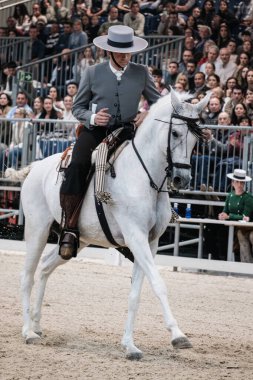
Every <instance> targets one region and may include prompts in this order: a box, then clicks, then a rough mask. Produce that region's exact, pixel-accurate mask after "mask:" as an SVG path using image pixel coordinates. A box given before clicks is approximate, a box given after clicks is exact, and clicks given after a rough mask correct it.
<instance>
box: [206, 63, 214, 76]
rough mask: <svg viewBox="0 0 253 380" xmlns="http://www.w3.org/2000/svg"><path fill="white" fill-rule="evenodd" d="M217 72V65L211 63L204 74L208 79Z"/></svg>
mask: <svg viewBox="0 0 253 380" xmlns="http://www.w3.org/2000/svg"><path fill="white" fill-rule="evenodd" d="M215 70H216V68H215V64H214V63H211V62H207V63H206V66H205V71H204V73H203V74H204V75H205V77H206V78H208V77H209V75H212V74H216V73H215Z"/></svg>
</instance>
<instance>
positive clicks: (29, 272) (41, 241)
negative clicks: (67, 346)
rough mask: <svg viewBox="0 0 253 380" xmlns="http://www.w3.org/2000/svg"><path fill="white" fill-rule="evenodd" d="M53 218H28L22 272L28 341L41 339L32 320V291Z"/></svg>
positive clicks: (24, 328) (24, 316)
mask: <svg viewBox="0 0 253 380" xmlns="http://www.w3.org/2000/svg"><path fill="white" fill-rule="evenodd" d="M51 224H52V220H50V218H48V219H47V220H45V219H43V218H42V219H41V220H40V221H39V223H38V221H35V220H31V219H30V218H29V217H28V218H27V219H26V226H25V239H26V250H27V253H26V257H25V265H24V269H23V271H22V273H21V293H22V305H23V328H22V335H23V337H24V338H25V340H26V343H32V342H33V341H35V340H36V339H39V338H40V337H39V335H38V334H36V333H35V332H34V331H33V329H32V320H31V293H32V288H33V285H34V274H35V271H36V269H37V266H38V263H39V260H40V257H41V254H42V252H43V249H44V248H45V246H46V243H47V239H48V235H49V229H50V226H51Z"/></svg>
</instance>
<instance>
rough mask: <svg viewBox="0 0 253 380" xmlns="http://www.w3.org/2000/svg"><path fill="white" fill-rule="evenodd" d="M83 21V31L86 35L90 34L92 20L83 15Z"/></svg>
mask: <svg viewBox="0 0 253 380" xmlns="http://www.w3.org/2000/svg"><path fill="white" fill-rule="evenodd" d="M81 21H82V30H83V32H85V33H88V30H89V27H90V18H89V16H87V14H85V15H83V16H82V18H81Z"/></svg>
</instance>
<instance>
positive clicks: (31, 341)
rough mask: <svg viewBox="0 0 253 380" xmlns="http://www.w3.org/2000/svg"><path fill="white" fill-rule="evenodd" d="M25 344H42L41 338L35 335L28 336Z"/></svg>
mask: <svg viewBox="0 0 253 380" xmlns="http://www.w3.org/2000/svg"><path fill="white" fill-rule="evenodd" d="M25 342H26V344H36V343H39V342H41V337H40V335H38V334H35V333H33V335H32V336H27V337H26V338H25Z"/></svg>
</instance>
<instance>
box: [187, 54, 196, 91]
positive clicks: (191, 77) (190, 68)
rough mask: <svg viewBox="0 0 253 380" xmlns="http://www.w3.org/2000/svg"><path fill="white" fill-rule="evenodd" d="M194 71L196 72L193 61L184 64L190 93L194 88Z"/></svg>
mask: <svg viewBox="0 0 253 380" xmlns="http://www.w3.org/2000/svg"><path fill="white" fill-rule="evenodd" d="M196 70H197V64H196V62H195V61H194V60H193V59H191V60H190V61H188V62H187V64H186V72H185V74H186V76H187V79H188V83H189V90H190V92H191V91H193V90H194V88H195V83H194V77H195V73H196Z"/></svg>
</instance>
